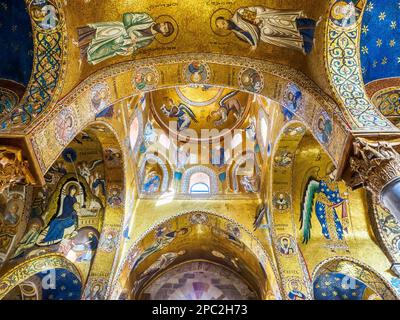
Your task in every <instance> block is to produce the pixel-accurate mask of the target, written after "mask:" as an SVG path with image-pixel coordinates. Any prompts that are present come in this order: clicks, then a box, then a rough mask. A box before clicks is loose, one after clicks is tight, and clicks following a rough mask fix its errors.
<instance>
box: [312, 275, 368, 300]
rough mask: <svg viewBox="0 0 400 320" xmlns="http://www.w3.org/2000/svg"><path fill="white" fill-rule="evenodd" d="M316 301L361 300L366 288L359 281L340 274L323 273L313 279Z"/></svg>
mask: <svg viewBox="0 0 400 320" xmlns="http://www.w3.org/2000/svg"><path fill="white" fill-rule="evenodd" d="M313 287H314V298H315V299H316V300H363V295H364V291H365V290H366V289H367V286H366V285H365V284H364V283H362V282H361V281H359V280H357V279H354V278H351V277H348V276H346V275H344V274H342V273H335V272H331V273H324V274H321V275H319V276H318V277H317V279H315V281H314V284H313Z"/></svg>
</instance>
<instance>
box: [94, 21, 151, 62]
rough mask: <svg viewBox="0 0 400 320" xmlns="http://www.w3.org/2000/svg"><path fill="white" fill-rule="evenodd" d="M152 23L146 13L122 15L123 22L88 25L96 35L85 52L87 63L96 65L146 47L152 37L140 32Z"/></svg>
mask: <svg viewBox="0 0 400 320" xmlns="http://www.w3.org/2000/svg"><path fill="white" fill-rule="evenodd" d="M154 23H155V22H154V20H153V19H152V18H151V17H150V16H149V15H148V14H147V13H124V15H123V22H118V21H115V22H99V23H92V24H89V27H91V28H94V29H96V35H95V37H94V39H93V40H92V41H91V43H90V45H89V48H88V51H87V60H88V62H89V63H91V64H97V63H99V62H102V61H104V60H106V59H109V58H112V57H114V56H117V55H121V56H127V55H130V54H132V53H133V52H135V51H136V50H138V49H140V48H143V47H146V46H148V45H149V44H150V43H151V42H152V41H153V40H154V35H147V36H143V35H142V33H141V32H140V31H143V30H145V29H148V28H150V27H151V26H152V25H153V24H154ZM131 35H134V36H135V37H136V39H137V41H136V43H133V42H132V39H131V37H130V36H131Z"/></svg>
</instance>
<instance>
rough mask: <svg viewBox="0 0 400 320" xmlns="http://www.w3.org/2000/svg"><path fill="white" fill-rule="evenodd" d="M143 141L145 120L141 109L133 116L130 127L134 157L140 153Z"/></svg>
mask: <svg viewBox="0 0 400 320" xmlns="http://www.w3.org/2000/svg"><path fill="white" fill-rule="evenodd" d="M142 141H143V118H142V113H141V111H140V110H139V109H137V110H136V111H135V113H134V114H133V116H132V120H131V124H130V125H129V144H130V149H131V151H132V152H133V154H134V155H136V153H137V152H138V151H139V147H140V145H141V143H142Z"/></svg>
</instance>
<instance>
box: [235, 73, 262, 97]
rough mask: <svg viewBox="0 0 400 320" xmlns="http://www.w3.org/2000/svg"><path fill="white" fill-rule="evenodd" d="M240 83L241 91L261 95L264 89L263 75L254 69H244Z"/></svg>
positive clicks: (240, 74) (239, 78) (240, 75)
mask: <svg viewBox="0 0 400 320" xmlns="http://www.w3.org/2000/svg"><path fill="white" fill-rule="evenodd" d="M238 81H239V87H240V89H241V90H245V91H250V92H254V93H259V92H261V91H262V89H263V88H264V77H263V75H262V74H261V73H260V72H258V71H257V70H255V69H253V68H244V69H242V70H241V71H240V72H239V77H238Z"/></svg>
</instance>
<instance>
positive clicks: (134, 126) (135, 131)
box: [129, 117, 139, 150]
mask: <svg viewBox="0 0 400 320" xmlns="http://www.w3.org/2000/svg"><path fill="white" fill-rule="evenodd" d="M138 136H139V120H138V118H137V117H135V119H133V120H132V122H131V127H130V128H129V141H130V143H131V150H133V149H134V148H135V145H136V141H137V138H138Z"/></svg>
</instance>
